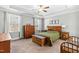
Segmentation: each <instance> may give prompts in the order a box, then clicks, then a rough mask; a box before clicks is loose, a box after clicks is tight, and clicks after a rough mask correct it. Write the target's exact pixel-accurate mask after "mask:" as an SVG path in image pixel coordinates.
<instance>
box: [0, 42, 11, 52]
mask: <svg viewBox="0 0 79 59" xmlns="http://www.w3.org/2000/svg"><path fill="white" fill-rule="evenodd" d="M9 52H10V41H2V42H0V53H9Z"/></svg>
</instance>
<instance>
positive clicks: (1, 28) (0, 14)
mask: <svg viewBox="0 0 79 59" xmlns="http://www.w3.org/2000/svg"><path fill="white" fill-rule="evenodd" d="M4 21H5V20H4V12H2V11H0V32H4Z"/></svg>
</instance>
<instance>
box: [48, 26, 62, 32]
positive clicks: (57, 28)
mask: <svg viewBox="0 0 79 59" xmlns="http://www.w3.org/2000/svg"><path fill="white" fill-rule="evenodd" d="M47 28H48V30H49V31H58V32H61V31H62V26H47Z"/></svg>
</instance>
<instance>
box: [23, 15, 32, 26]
mask: <svg viewBox="0 0 79 59" xmlns="http://www.w3.org/2000/svg"><path fill="white" fill-rule="evenodd" d="M26 24H31V25H33V17H32V16H27V15H26V16H25V15H24V16H22V25H26Z"/></svg>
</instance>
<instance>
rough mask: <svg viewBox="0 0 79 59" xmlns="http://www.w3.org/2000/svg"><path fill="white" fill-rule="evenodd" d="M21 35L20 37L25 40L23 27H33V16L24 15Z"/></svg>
mask: <svg viewBox="0 0 79 59" xmlns="http://www.w3.org/2000/svg"><path fill="white" fill-rule="evenodd" d="M21 24H22V25H21V32H20V33H21V34H20V37H21V38H23V26H24V25H26V24H31V25H33V17H32V16H28V15H23V16H21Z"/></svg>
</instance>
